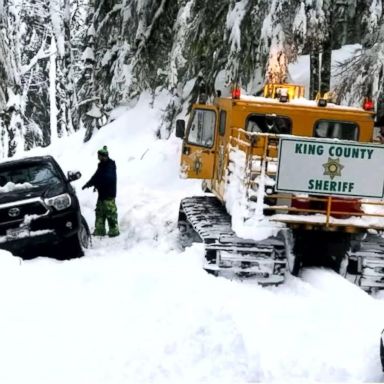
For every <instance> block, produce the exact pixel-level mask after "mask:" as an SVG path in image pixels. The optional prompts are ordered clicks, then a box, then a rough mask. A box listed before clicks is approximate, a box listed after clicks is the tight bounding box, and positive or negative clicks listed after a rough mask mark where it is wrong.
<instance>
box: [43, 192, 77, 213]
mask: <svg viewBox="0 0 384 384" xmlns="http://www.w3.org/2000/svg"><path fill="white" fill-rule="evenodd" d="M44 201H45V204H47V205H48V206H49V207H54V208H55V209H57V210H58V211H62V210H63V209H66V208H68V207H70V206H71V196H69V195H68V193H64V194H63V195H59V196H55V197H51V198H50V199H45V200H44Z"/></svg>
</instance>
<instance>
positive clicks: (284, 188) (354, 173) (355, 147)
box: [276, 137, 384, 198]
mask: <svg viewBox="0 0 384 384" xmlns="http://www.w3.org/2000/svg"><path fill="white" fill-rule="evenodd" d="M276 190H277V191H280V192H292V193H308V194H313V195H343V196H351V197H374V198H382V197H383V191H384V146H383V145H379V144H370V143H369V144H368V143H366V144H361V143H355V142H351V141H341V140H334V139H315V140H314V139H313V138H312V139H311V138H308V139H307V138H299V139H298V138H291V137H289V138H288V137H287V138H281V140H280V144H279V162H278V171H277V180H276Z"/></svg>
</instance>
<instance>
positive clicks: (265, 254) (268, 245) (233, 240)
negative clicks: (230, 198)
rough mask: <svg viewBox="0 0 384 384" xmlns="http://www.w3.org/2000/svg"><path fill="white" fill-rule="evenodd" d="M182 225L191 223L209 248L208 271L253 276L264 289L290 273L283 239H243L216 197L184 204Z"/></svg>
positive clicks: (181, 217)
mask: <svg viewBox="0 0 384 384" xmlns="http://www.w3.org/2000/svg"><path fill="white" fill-rule="evenodd" d="M180 221H182V222H184V221H187V222H188V223H189V224H190V225H191V227H192V228H193V230H194V231H195V233H196V234H197V235H198V237H199V238H200V239H201V241H202V242H203V243H204V245H205V251H206V255H205V259H206V262H205V265H204V269H205V270H207V271H209V272H213V273H216V274H228V273H230V274H237V275H240V276H242V275H243V276H252V278H255V279H257V281H258V282H259V283H260V284H262V285H271V284H276V285H277V284H280V283H282V282H283V281H284V276H285V270H286V264H287V262H286V243H285V241H284V238H283V237H270V238H267V239H265V240H261V241H254V240H248V239H242V238H240V237H238V236H237V235H236V233H235V232H234V231H233V230H232V228H231V216H230V215H229V214H228V213H227V211H226V209H225V207H224V206H223V205H222V203H221V202H220V201H219V200H218V199H217V198H216V197H214V196H194V197H187V198H185V199H183V200H182V201H181V203H180V215H179V224H180Z"/></svg>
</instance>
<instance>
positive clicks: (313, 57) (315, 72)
mask: <svg viewBox="0 0 384 384" xmlns="http://www.w3.org/2000/svg"><path fill="white" fill-rule="evenodd" d="M319 58H320V55H319V52H314V51H311V52H310V54H309V61H310V77H309V98H310V99H311V100H314V99H315V98H316V94H317V92H318V91H319V85H320V84H319V83H320V60H319Z"/></svg>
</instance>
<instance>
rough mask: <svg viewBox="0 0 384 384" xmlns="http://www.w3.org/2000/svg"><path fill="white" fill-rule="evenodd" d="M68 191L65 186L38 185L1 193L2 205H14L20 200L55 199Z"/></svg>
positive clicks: (0, 201)
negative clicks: (13, 203)
mask: <svg viewBox="0 0 384 384" xmlns="http://www.w3.org/2000/svg"><path fill="white" fill-rule="evenodd" d="M65 192H66V189H65V187H64V186H63V185H60V184H53V185H38V186H34V187H32V188H28V189H19V190H14V191H9V192H3V193H0V204H5V203H12V202H14V201H19V200H27V199H32V198H34V197H41V198H43V199H45V198H49V197H54V196H57V195H60V194H62V193H65Z"/></svg>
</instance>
